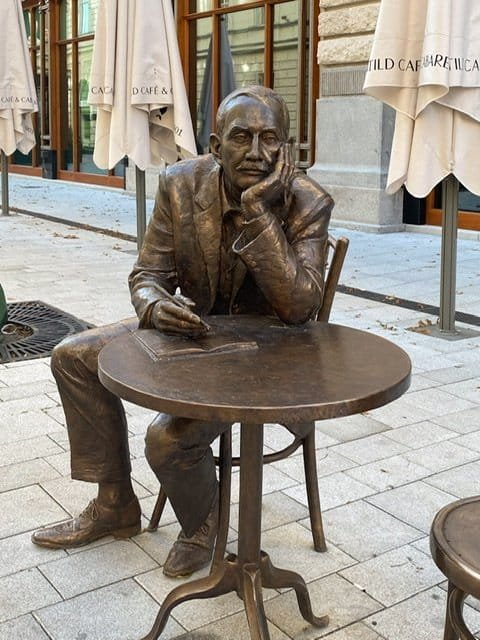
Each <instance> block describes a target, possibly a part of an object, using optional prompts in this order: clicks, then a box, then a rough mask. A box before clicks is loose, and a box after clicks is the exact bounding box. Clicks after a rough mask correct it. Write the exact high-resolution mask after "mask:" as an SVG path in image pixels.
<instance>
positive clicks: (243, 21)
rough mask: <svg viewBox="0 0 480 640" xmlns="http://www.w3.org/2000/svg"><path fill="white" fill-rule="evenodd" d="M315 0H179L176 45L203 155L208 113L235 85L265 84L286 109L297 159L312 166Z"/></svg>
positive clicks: (209, 127)
mask: <svg viewBox="0 0 480 640" xmlns="http://www.w3.org/2000/svg"><path fill="white" fill-rule="evenodd" d="M317 12H318V0H263V1H261V2H260V1H258V0H256V1H252V0H183V1H182V2H177V16H178V19H179V25H180V28H179V35H180V45H181V50H182V53H183V59H184V67H185V79H186V83H187V88H188V93H189V97H190V108H191V112H192V116H193V120H194V126H195V127H196V134H197V139H198V143H199V147H200V148H201V149H202V151H207V150H208V136H209V133H210V131H212V130H213V128H214V114H215V112H216V109H217V107H218V105H219V103H220V101H221V100H222V98H223V97H224V96H225V95H227V94H228V93H229V92H230V91H232V90H233V89H234V88H238V87H242V86H246V85H249V84H263V85H266V86H269V87H272V88H273V89H275V90H276V91H278V92H279V93H280V94H281V95H282V96H283V97H284V98H285V100H286V101H287V104H288V106H289V110H290V120H291V128H290V134H291V135H292V136H293V137H294V138H295V140H296V160H297V164H298V165H299V166H301V167H309V166H311V164H313V152H314V131H315V122H314V114H315V102H316V98H317V95H318V76H317V71H316V61H315V55H316V45H317V17H318V15H317Z"/></svg>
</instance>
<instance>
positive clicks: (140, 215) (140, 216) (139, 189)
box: [135, 165, 147, 251]
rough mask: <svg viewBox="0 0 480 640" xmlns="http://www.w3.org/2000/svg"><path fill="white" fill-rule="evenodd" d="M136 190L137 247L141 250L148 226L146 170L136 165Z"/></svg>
mask: <svg viewBox="0 0 480 640" xmlns="http://www.w3.org/2000/svg"><path fill="white" fill-rule="evenodd" d="M135 192H136V198H137V249H138V251H140V249H141V247H142V244H143V238H144V237H145V230H146V228H147V214H146V195H145V171H142V169H139V168H138V167H137V166H136V165H135Z"/></svg>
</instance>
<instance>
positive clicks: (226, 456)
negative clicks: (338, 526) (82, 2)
mask: <svg viewBox="0 0 480 640" xmlns="http://www.w3.org/2000/svg"><path fill="white" fill-rule="evenodd" d="M348 244H349V241H348V239H347V238H344V237H342V238H338V239H335V238H333V237H332V236H330V235H329V237H328V260H327V272H326V278H325V291H324V296H323V304H322V307H321V309H320V310H319V312H318V315H317V320H318V321H321V322H327V321H328V319H329V318H330V311H331V309H332V304H333V299H334V297H335V292H336V289H337V285H338V280H339V278H340V273H341V270H342V266H343V262H344V260H345V255H346V253H347V249H348ZM283 426H285V427H286V428H287V429H288V425H283ZM300 446H302V447H303V464H304V468H305V482H306V489H307V500H308V509H309V514H310V524H311V529H312V537H313V546H314V548H315V550H316V551H325V550H326V544H325V536H324V533H323V524H322V512H321V507H320V496H319V491H318V476H317V464H316V452H315V423H314V422H311V423H309V424H308V425H307V426H306V429H305V435H303V436H295V435H294V437H293V440H292V442H291V443H290V444H289V445H288V446H287V447H285V448H283V449H281V450H280V451H275V452H273V453H268V454H265V455H264V456H263V463H264V464H269V463H271V462H276V461H278V460H283V459H284V458H287V457H288V456H290V455H291V454H292V453H293V452H294V451H296V450H297V449H298V448H299V447H300ZM215 462H216V463H217V465H218V467H219V480H220V517H219V527H218V534H217V541H216V545H215V554H214V560H213V564H212V567H213V566H215V565H216V563H217V562H218V561H219V560H221V559H223V557H224V555H225V547H226V543H227V535H228V526H229V519H230V485H231V469H232V466H239V464H240V460H239V458H238V457H235V456H232V432H231V429H228V430H227V431H226V432H225V433H224V434H222V435H221V436H220V449H219V455H218V457H216V458H215ZM166 499H167V497H166V495H165V493H164V491H163V490H162V488H160V491H159V494H158V498H157V502H156V504H155V507H154V509H153V513H152V516H151V518H150V522H149V525H148V527H147V530H148V531H155V530H156V529H157V528H158V523H159V521H160V517H161V515H162V512H163V509H164V506H165V502H166Z"/></svg>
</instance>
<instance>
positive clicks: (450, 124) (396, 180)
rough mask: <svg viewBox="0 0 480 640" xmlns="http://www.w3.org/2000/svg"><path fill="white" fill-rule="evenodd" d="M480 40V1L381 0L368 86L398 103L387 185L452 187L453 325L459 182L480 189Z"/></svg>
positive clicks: (446, 261) (446, 245)
mask: <svg viewBox="0 0 480 640" xmlns="http://www.w3.org/2000/svg"><path fill="white" fill-rule="evenodd" d="M479 42H480V2H478V0H382V2H381V5H380V13H379V18H378V23H377V28H376V31H375V37H374V43H373V47H372V52H371V55H370V60H369V63H368V71H367V75H366V79H365V85H364V90H365V92H366V93H367V94H369V95H371V96H373V97H375V98H377V99H379V100H381V101H383V102H385V103H386V104H389V105H390V106H391V107H393V108H394V109H395V110H396V122H395V133H394V137H393V143H392V151H391V158H390V166H389V173H388V178H387V192H388V193H393V192H395V191H397V190H398V189H399V188H400V187H401V186H402V185H405V187H406V189H407V190H408V191H409V192H410V193H411V194H412V195H414V196H416V197H424V196H426V195H427V194H428V193H430V191H431V190H432V189H433V188H434V187H435V186H436V185H437V184H439V183H440V182H441V181H442V180H443V181H444V184H445V185H446V187H448V192H447V193H446V197H445V201H446V202H447V203H449V207H447V209H446V210H445V215H444V224H443V238H442V258H443V259H442V290H441V303H440V328H441V329H444V330H446V331H449V330H453V324H454V317H455V308H454V300H455V251H456V218H457V204H458V181H460V182H461V183H462V184H463V185H464V186H465V187H466V188H467V189H469V190H470V191H472V192H473V193H475V194H477V195H480V160H479V155H478V150H479V148H480V47H479ZM448 176H451V178H450V179H449V180H446V178H447V177H448ZM450 187H451V188H452V189H453V193H450Z"/></svg>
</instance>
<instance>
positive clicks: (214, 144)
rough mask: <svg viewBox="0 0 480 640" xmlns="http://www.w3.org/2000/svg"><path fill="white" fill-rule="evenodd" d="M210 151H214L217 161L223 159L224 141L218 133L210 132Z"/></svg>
mask: <svg viewBox="0 0 480 640" xmlns="http://www.w3.org/2000/svg"><path fill="white" fill-rule="evenodd" d="M210 151H211V152H212V153H213V155H214V156H215V158H216V159H217V162H219V163H220V164H221V161H222V143H221V141H220V138H219V137H218V136H217V134H216V133H211V134H210Z"/></svg>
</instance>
